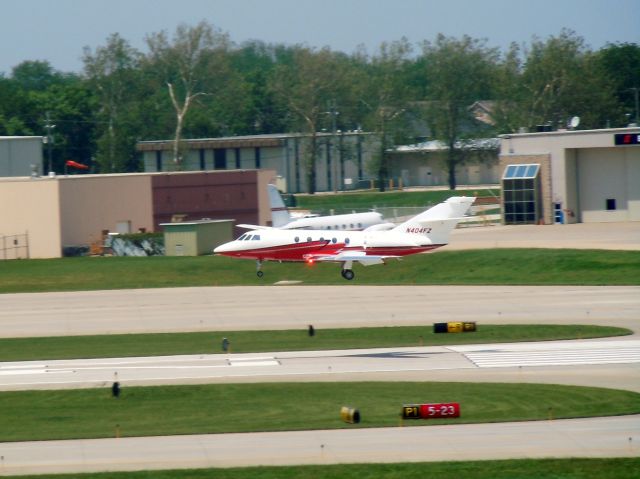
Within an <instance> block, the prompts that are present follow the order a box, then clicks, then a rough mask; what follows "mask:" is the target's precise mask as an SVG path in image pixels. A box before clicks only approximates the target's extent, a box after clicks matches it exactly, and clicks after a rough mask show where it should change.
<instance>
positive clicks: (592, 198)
mask: <svg viewBox="0 0 640 479" xmlns="http://www.w3.org/2000/svg"><path fill="white" fill-rule="evenodd" d="M576 153H577V154H576V157H577V165H576V166H577V183H578V185H577V186H578V202H579V215H580V221H581V222H583V223H598V222H600V223H601V222H612V221H640V147H633V146H627V147H620V148H590V149H584V150H582V149H581V150H577V152H576Z"/></svg>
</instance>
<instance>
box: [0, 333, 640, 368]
mask: <svg viewBox="0 0 640 479" xmlns="http://www.w3.org/2000/svg"><path fill="white" fill-rule="evenodd" d="M315 333H316V334H315V335H314V336H313V337H309V335H308V333H307V330H279V331H217V332H216V331H207V332H195V333H162V334H114V335H102V336H58V337H43V338H3V339H0V361H28V360H34V359H75V358H113V357H126V356H169V355H174V354H211V353H218V352H221V343H222V338H223V337H226V338H228V339H229V340H230V341H231V350H232V352H234V353H254V352H267V351H311V350H330V349H361V348H386V347H403V346H409V347H410V346H419V345H425V346H440V345H446V344H479V343H500V342H517V341H549V340H558V339H586V338H598V337H606V336H622V335H626V334H631V331H629V330H628V329H623V328H615V327H609V326H585V325H527V324H514V325H490V324H482V325H480V326H479V327H478V330H477V331H476V332H473V333H463V334H434V332H433V327H432V326H431V325H425V326H402V327H384V328H356V329H352V328H344V329H321V330H316V332H315Z"/></svg>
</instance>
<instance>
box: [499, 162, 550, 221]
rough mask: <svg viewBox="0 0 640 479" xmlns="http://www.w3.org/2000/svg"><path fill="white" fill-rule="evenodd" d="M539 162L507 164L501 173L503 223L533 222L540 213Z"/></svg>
mask: <svg viewBox="0 0 640 479" xmlns="http://www.w3.org/2000/svg"><path fill="white" fill-rule="evenodd" d="M539 172H540V165H539V164H526V165H507V167H506V168H505V170H504V174H503V175H502V193H503V197H504V222H505V224H535V223H537V222H538V219H539V218H540V217H541V216H542V215H541V207H540V178H539V175H538V173H539Z"/></svg>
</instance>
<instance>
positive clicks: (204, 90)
mask: <svg viewBox="0 0 640 479" xmlns="http://www.w3.org/2000/svg"><path fill="white" fill-rule="evenodd" d="M146 40H147V45H148V46H149V50H150V52H149V56H148V59H147V60H148V62H149V63H151V65H152V66H153V67H154V68H155V69H157V72H158V73H159V74H160V75H161V77H162V78H163V80H164V81H165V83H166V87H167V90H168V93H169V98H170V99H171V105H172V106H173V109H174V111H175V117H176V126H175V136H174V140H173V161H174V163H175V164H176V167H177V169H181V167H182V157H181V154H180V141H181V139H182V130H183V127H184V122H185V118H186V116H187V113H188V112H189V109H190V108H191V106H192V105H193V102H194V100H196V99H197V98H198V97H201V96H204V95H210V94H212V91H211V88H210V87H211V86H212V83H211V82H210V79H211V77H210V75H211V74H212V72H213V71H214V70H215V69H218V70H220V69H221V68H224V69H225V70H226V66H225V65H224V62H225V61H226V55H225V54H226V52H227V50H228V47H229V40H228V36H227V35H226V34H223V33H221V32H220V31H218V30H216V29H215V28H214V27H213V26H212V25H210V24H209V23H207V22H205V21H202V22H200V23H198V24H197V25H196V26H195V27H190V26H188V25H185V24H181V25H179V26H178V28H177V29H176V32H175V34H174V36H173V39H172V41H171V42H170V41H169V39H168V37H167V33H166V32H165V31H162V32H160V33H154V34H151V35H149V36H148V37H147V39H146Z"/></svg>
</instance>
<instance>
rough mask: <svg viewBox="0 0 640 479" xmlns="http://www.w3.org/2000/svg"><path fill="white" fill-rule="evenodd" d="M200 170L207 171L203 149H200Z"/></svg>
mask: <svg viewBox="0 0 640 479" xmlns="http://www.w3.org/2000/svg"><path fill="white" fill-rule="evenodd" d="M200 169H201V170H206V169H207V165H206V164H205V161H204V150H203V149H202V148H201V149H200Z"/></svg>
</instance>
